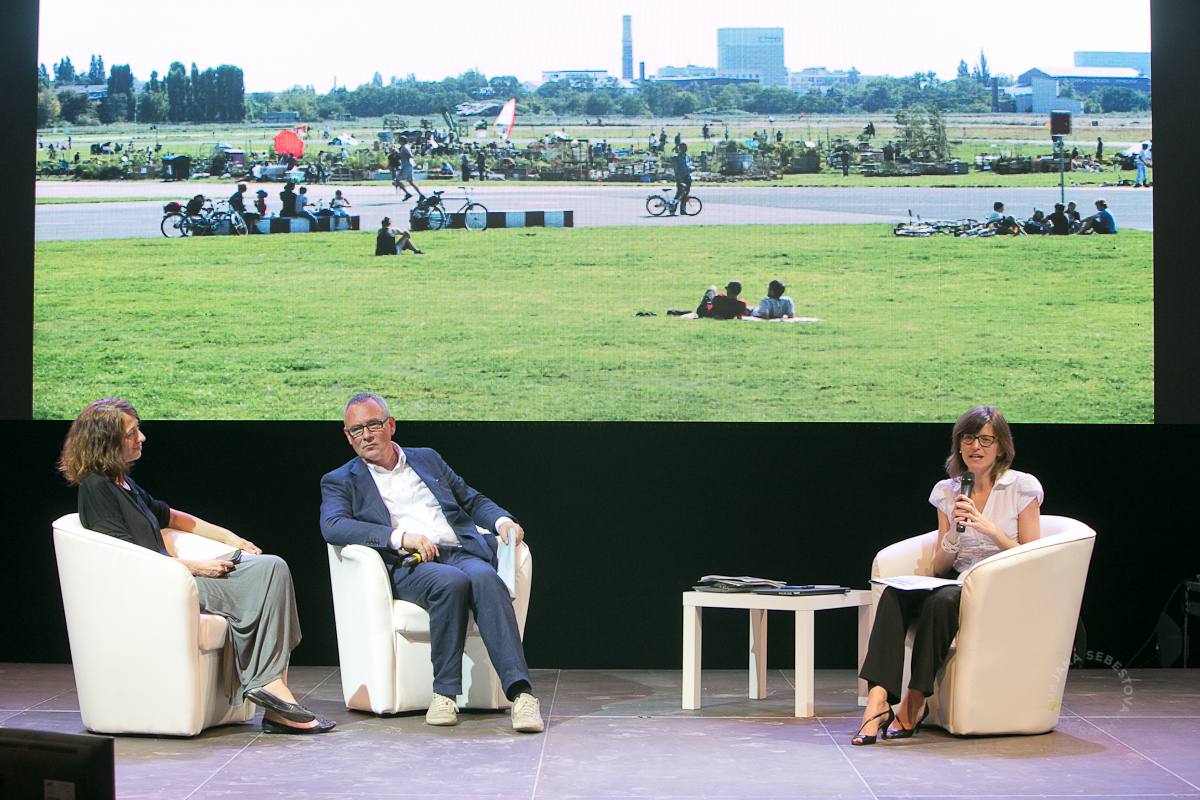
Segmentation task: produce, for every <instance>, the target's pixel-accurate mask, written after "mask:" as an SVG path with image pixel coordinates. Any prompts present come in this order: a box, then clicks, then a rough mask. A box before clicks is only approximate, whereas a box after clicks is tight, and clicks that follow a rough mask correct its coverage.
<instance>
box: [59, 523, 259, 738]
mask: <svg viewBox="0 0 1200 800" xmlns="http://www.w3.org/2000/svg"><path fill="white" fill-rule="evenodd" d="M53 529H54V551H55V554H56V556H57V558H58V578H59V583H60V584H61V586H62V598H63V611H64V612H65V614H66V619H67V637H68V639H69V640H70V645H71V663H72V665H73V667H74V671H75V686H76V688H77V690H78V692H79V711H80V713H81V715H82V717H83V724H84V726H85V727H87V729H88V730H90V731H95V732H97V733H141V734H153V735H160V736H195V735H196V734H198V733H200V731H202V730H204V729H205V728H211V727H213V726H214V725H224V724H226V723H231V722H245V721H247V720H249V719H251V718H252V717H253V716H254V712H255V707H254V705H253V704H252V703H249V702H239V703H235V702H233V701H231V700H230V698H229V694H230V691H231V686H230V683H231V682H233V683H234V685H235V686H236V680H237V668H236V664H235V662H234V654H233V648H232V646H227V644H226V642H227V639H228V636H227V630H228V627H227V623H226V621H225V619H224V618H223V617H218V616H216V615H213V614H201V613H200V603H199V599H198V596H197V593H196V582H195V581H194V580H193V579H192V575H191V573H189V572H188V570H187V568H186V567H184V566H183V565H182V564H180V563H179V562H178V561H175V560H173V559H170V558H166V557H164V556H162V555H160V554H159V553H155V552H152V551H150V550H147V549H146V548H144V547H139V546H138V545H135V544H130V543H129V542H125V541H122V540H121V539H117V538H115V537H113V536H108V535H106V534H103V533H96V532H95V531H90V530H88V529H87V528H84V527H83V526H82V525H81V524H80V522H79V515H78V514H68V515H66V516H65V517H61V518H60V519H58V520H56V521H55V522H54V524H53ZM164 534H165V535H167V536H173V538H174V541H175V547H176V548H177V552H178V553H179V555H180V557H182V558H192V559H202V558H212V557H215V556H218V555H223V554H224V553H227V552H228V551H229V546H228V545H223V544H221V543H219V542H214V541H212V540H211V539H205V538H203V537H200V536H195V535H193V534H189V533H183V532H181V531H165V532H164Z"/></svg>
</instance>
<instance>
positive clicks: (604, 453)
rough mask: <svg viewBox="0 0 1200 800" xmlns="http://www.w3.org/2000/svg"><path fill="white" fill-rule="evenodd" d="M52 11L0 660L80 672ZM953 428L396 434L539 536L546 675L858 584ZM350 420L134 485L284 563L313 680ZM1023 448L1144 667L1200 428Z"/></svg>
mask: <svg viewBox="0 0 1200 800" xmlns="http://www.w3.org/2000/svg"><path fill="white" fill-rule="evenodd" d="M1151 5H1152V9H1153V24H1154V56H1153V58H1154V67H1155V71H1156V72H1157V73H1158V75H1157V80H1156V81H1155V85H1154V106H1155V110H1156V114H1155V128H1156V131H1155V133H1156V138H1157V140H1158V141H1157V142H1156V145H1157V146H1156V151H1157V153H1156V154H1157V155H1158V164H1157V169H1156V175H1155V178H1156V184H1157V185H1156V187H1155V228H1156V232H1155V295H1156V303H1155V352H1156V357H1155V385H1156V397H1155V414H1156V420H1157V421H1158V422H1159V423H1182V422H1194V421H1197V420H1198V419H1200V405H1198V404H1197V402H1196V401H1195V397H1196V395H1195V393H1194V391H1193V389H1194V385H1195V379H1194V373H1195V371H1196V369H1197V367H1198V366H1200V359H1198V358H1197V356H1196V352H1195V350H1196V345H1197V342H1200V315H1197V314H1196V313H1195V307H1196V302H1197V299H1198V296H1197V284H1198V282H1200V278H1198V270H1197V267H1196V258H1195V256H1194V251H1195V245H1194V242H1193V240H1194V237H1195V223H1194V221H1193V219H1192V218H1193V216H1194V207H1195V200H1194V197H1192V194H1193V192H1194V189H1193V188H1192V187H1194V186H1195V185H1197V182H1196V178H1197V170H1196V167H1195V165H1194V163H1193V162H1192V161H1191V160H1190V159H1191V158H1192V154H1191V150H1192V149H1193V142H1192V138H1191V137H1192V136H1194V134H1195V132H1196V131H1198V130H1200V120H1198V119H1197V108H1198V104H1197V103H1196V102H1195V99H1194V92H1195V89H1194V83H1195V79H1196V76H1197V75H1200V59H1198V58H1197V54H1196V48H1195V47H1194V42H1193V41H1192V39H1193V38H1194V31H1196V30H1197V29H1200V27H1198V25H1197V17H1198V16H1200V4H1193V3H1183V2H1170V1H1169V0H1155V2H1153V3H1152V4H1151ZM36 12H37V3H36V0H9V3H8V5H7V6H6V17H5V25H4V26H3V27H2V28H0V69H2V70H3V73H4V75H5V81H4V82H0V93H2V94H0V101H3V107H4V108H5V109H6V113H7V114H8V119H9V125H10V130H11V131H13V132H15V136H14V137H12V138H11V140H10V141H9V142H8V143H7V144H6V146H5V147H4V148H3V149H2V150H0V187H2V189H0V190H2V191H3V192H4V193H5V196H6V197H7V198H9V199H11V200H12V202H11V203H9V204H7V205H6V207H5V222H4V224H3V225H0V280H2V290H3V294H2V295H0V301H2V303H3V305H2V307H0V376H2V380H3V384H2V386H0V419H4V420H12V421H8V422H0V436H2V441H4V442H5V443H6V444H7V445H8V447H7V448H5V452H4V458H2V459H0V464H2V466H0V486H3V487H4V488H3V490H2V491H3V494H2V497H3V499H4V510H5V514H4V518H3V525H4V530H5V531H6V533H7V543H8V552H7V554H6V556H7V557H6V558H5V567H4V571H5V576H6V578H5V581H4V582H3V586H4V587H5V591H4V596H3V600H4V607H5V609H6V612H7V613H6V614H4V615H3V622H0V660H13V661H66V660H67V659H68V650H67V644H66V636H65V631H64V625H63V618H62V609H61V604H60V602H59V599H58V579H57V574H56V569H55V566H54V558H53V549H52V546H51V540H50V536H49V523H50V521H51V520H52V519H54V518H55V517H57V516H59V515H60V514H63V513H67V512H69V511H72V510H74V497H73V493H72V492H71V491H70V490H69V489H68V488H67V487H66V486H65V485H64V484H63V483H62V481H61V480H60V479H59V478H58V477H57V476H56V475H55V473H54V471H53V461H54V457H55V454H56V452H57V449H58V446H59V444H60V442H61V440H62V436H63V434H64V433H65V431H66V423H63V422H47V421H41V422H31V421H29V416H30V408H31V386H30V384H31V363H32V362H31V353H32V347H33V340H32V283H33V270H32V259H33V256H32V253H33V236H32V231H33V173H32V159H30V157H29V155H30V151H31V150H32V147H33V141H32V131H33V129H34V95H35V91H36V82H35V79H34V68H35V65H36V33H35V30H36ZM48 57H49V56H48ZM22 131H24V132H28V133H27V134H25V138H24V139H22V135H23V134H22V133H21V132H22ZM1109 199H1110V201H1111V200H1112V198H1111V197H1110V198H1109ZM1115 205H1116V204H1115V203H1114V206H1115ZM1041 377H1042V379H1043V380H1053V379H1054V376H1052V375H1046V376H1041ZM981 399H986V398H981ZM401 415H402V412H401ZM949 425H950V420H947V421H946V422H945V423H944V424H941V425H915V424H887V425H869V424H862V425H859V424H836V425H835V424H830V425H814V424H806V425H784V424H779V425H775V424H772V425H764V424H729V425H716V424H666V425H659V424H555V423H541V424H536V423H535V424H496V423H488V424H485V423H478V424H452V423H422V424H402V426H401V434H400V436H401V439H402V441H403V442H404V443H407V444H427V445H431V446H434V447H437V448H438V449H440V450H441V451H442V452H443V453H444V454H445V456H446V457H447V459H448V460H449V461H450V463H451V464H452V465H453V466H454V467H455V468H456V469H457V470H458V471H459V472H460V473H461V474H463V475H464V476H465V477H466V478H467V479H468V480H469V481H470V482H472V483H473V484H475V485H476V486H477V487H478V488H480V489H481V490H483V491H485V492H486V493H488V494H489V495H491V496H492V497H493V498H494V499H496V500H497V501H499V502H500V503H501V504H503V505H506V506H508V508H509V509H510V510H511V511H512V512H513V513H514V514H516V515H517V516H518V517H519V518H520V519H521V520H522V521H523V522H524V523H525V524H526V526H527V528H528V530H529V532H530V543H531V545H532V547H533V548H534V553H535V565H536V568H535V579H534V594H533V601H532V605H531V610H530V618H529V626H528V631H527V634H528V651H529V656H530V662H531V664H533V665H535V666H540V667H585V666H621V667H667V668H678V666H679V663H680V636H681V634H680V628H681V612H680V606H679V595H678V593H679V591H680V590H682V589H683V588H685V587H686V586H687V585H688V584H689V583H690V582H691V581H692V580H693V579H694V578H696V577H698V576H700V575H702V574H705V573H710V572H722V573H732V574H758V575H767V576H775V577H780V578H786V579H791V580H797V581H800V580H805V581H829V582H840V583H848V584H852V585H858V586H861V585H864V583H865V580H866V577H867V575H868V570H869V567H870V561H871V558H872V556H873V554H874V553H875V552H876V551H877V550H878V549H879V548H880V547H882V546H883V545H885V544H888V543H890V542H892V541H895V540H896V539H899V538H903V537H905V536H909V535H912V534H915V533H919V532H922V531H924V530H928V529H929V528H930V527H932V524H933V518H934V515H933V511H932V509H931V508H930V506H929V505H928V504H927V503H926V501H925V498H926V497H927V495H928V492H929V488H930V486H931V485H932V484H933V482H934V481H936V480H937V479H938V478H939V477H941V472H940V468H939V465H940V463H941V461H942V459H943V458H944V455H945V451H946V449H947V446H948V433H949ZM338 427H339V426H338V425H337V424H336V423H331V422H323V423H321V422H308V423H270V422H155V421H154V420H148V421H147V424H146V428H147V431H148V435H149V437H150V439H149V441H148V442H147V447H146V456H145V458H144V459H143V463H142V464H141V465H140V466H139V468H138V471H137V475H138V478H139V480H140V481H141V482H142V483H143V484H144V485H145V486H146V487H147V488H149V489H150V490H151V491H152V492H155V493H157V494H158V495H159V496H161V497H163V498H164V499H167V500H169V501H171V502H172V503H174V504H176V505H177V506H179V507H181V508H185V509H188V510H192V511H194V512H196V513H199V514H201V515H202V516H207V517H209V518H211V519H213V520H214V521H216V522H219V523H222V524H225V525H227V526H230V527H233V528H234V529H236V530H238V531H239V532H241V533H243V534H244V535H246V536H248V537H250V538H252V539H254V540H255V541H257V542H258V543H259V544H261V545H263V546H264V547H266V548H267V549H269V550H271V551H274V552H277V553H280V554H281V555H283V556H284V557H285V558H287V560H288V561H289V563H290V564H291V566H292V570H293V572H294V574H295V576H296V582H297V588H298V591H299V604H300V611H301V618H302V623H303V625H304V629H305V639H304V642H303V643H302V644H301V646H300V648H299V650H297V652H296V660H297V662H298V663H309V664H312V663H320V664H330V663H334V662H335V661H336V649H335V645H334V630H333V616H332V613H331V606H330V595H329V578H328V570H327V567H326V561H325V558H326V557H325V551H324V546H323V544H322V542H321V540H320V536H319V533H318V531H317V503H318V489H317V480H318V478H319V476H320V475H321V473H322V472H324V471H325V470H327V469H330V468H332V467H334V466H336V465H337V464H340V463H341V462H342V461H344V460H345V459H346V458H348V457H349V455H350V453H349V449H348V447H347V446H346V445H345V443H344V441H343V440H342V439H341V437H340V433H339V430H338ZM1015 433H1016V438H1017V449H1018V457H1017V466H1018V468H1022V469H1025V470H1028V471H1030V472H1033V473H1034V474H1036V475H1038V477H1039V478H1041V479H1042V482H1043V484H1044V486H1045V489H1046V495H1047V499H1046V505H1045V506H1044V510H1045V512H1046V513H1055V514H1065V515H1068V516H1074V517H1077V518H1079V519H1082V520H1084V521H1085V522H1087V523H1088V524H1090V525H1092V526H1093V527H1094V528H1095V529H1096V530H1097V532H1098V534H1099V537H1098V540H1097V545H1096V552H1095V556H1094V558H1093V562H1092V569H1091V573H1090V578H1089V581H1088V588H1087V592H1086V595H1085V598H1084V610H1083V618H1084V621H1085V623H1086V627H1087V630H1088V634H1089V644H1090V645H1091V646H1092V647H1093V648H1095V649H1100V650H1104V651H1105V652H1111V653H1114V654H1115V655H1117V656H1118V657H1120V658H1123V659H1127V658H1128V656H1129V655H1131V654H1132V651H1133V650H1135V649H1136V648H1137V647H1138V646H1139V645H1141V644H1142V643H1143V641H1145V638H1146V636H1147V634H1149V633H1150V632H1151V630H1152V628H1153V626H1154V624H1155V622H1156V620H1157V618H1158V613H1159V610H1160V609H1161V608H1162V607H1163V604H1164V603H1165V602H1166V600H1167V598H1168V595H1169V594H1170V592H1171V590H1172V588H1173V587H1175V586H1176V585H1177V584H1178V582H1179V581H1180V580H1181V579H1182V578H1183V577H1185V576H1187V575H1195V574H1196V573H1197V571H1200V553H1198V548H1197V545H1196V527H1197V526H1196V524H1195V521H1194V520H1195V511H1194V509H1193V505H1194V504H1193V502H1192V497H1191V491H1192V488H1191V487H1192V485H1193V482H1194V480H1195V478H1196V475H1197V469H1196V453H1197V446H1198V445H1200V428H1197V427H1195V426H1185V425H1174V424H1156V425H1154V426H1148V425H1147V426H1136V427H1127V426H1120V425H1099V426H1097V425H1019V424H1018V425H1016V426H1015ZM714 454H721V455H714ZM741 454H746V455H741ZM761 454H771V455H770V456H766V455H761ZM119 579H120V577H119V576H114V580H119ZM776 627H777V630H776V632H775V636H774V639H773V641H774V643H773V647H772V652H773V653H774V654H775V656H777V657H778V658H773V659H772V660H773V661H775V662H776V663H782V664H786V663H787V662H788V661H789V660H790V656H789V655H788V654H789V652H790V649H791V642H790V637H791V631H790V628H791V626H790V625H788V624H782V625H777V626H776ZM746 630H747V628H746V621H745V618H744V615H742V614H737V613H730V612H715V611H711V612H709V613H708V614H707V615H706V621H705V639H706V648H705V651H706V664H708V665H711V666H743V665H744V664H745V654H746V638H745V637H746ZM853 632H854V624H853V615H852V613H851V612H826V615H821V617H820V621H819V622H818V624H817V636H818V642H819V643H818V649H817V659H818V664H819V665H820V666H849V665H850V664H851V663H852V660H853Z"/></svg>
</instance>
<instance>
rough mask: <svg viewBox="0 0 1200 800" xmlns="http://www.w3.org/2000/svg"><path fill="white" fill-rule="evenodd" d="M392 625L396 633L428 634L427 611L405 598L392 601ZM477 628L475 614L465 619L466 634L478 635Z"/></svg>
mask: <svg viewBox="0 0 1200 800" xmlns="http://www.w3.org/2000/svg"><path fill="white" fill-rule="evenodd" d="M392 625H393V626H394V627H395V628H396V632H397V633H403V634H407V635H409V636H418V637H420V636H426V637H427V636H429V612H427V611H426V610H425V609H423V608H421V607H420V606H419V605H417V604H416V603H410V602H408V601H407V600H393V601H392ZM478 635H479V629H478V628H476V627H475V615H474V614H472V615H470V617H469V618H468V619H467V636H478Z"/></svg>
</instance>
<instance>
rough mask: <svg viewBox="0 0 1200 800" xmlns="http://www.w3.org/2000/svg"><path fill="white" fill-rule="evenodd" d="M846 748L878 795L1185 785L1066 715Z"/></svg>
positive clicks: (1121, 790)
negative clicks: (1036, 725) (1034, 724)
mask: <svg viewBox="0 0 1200 800" xmlns="http://www.w3.org/2000/svg"><path fill="white" fill-rule="evenodd" d="M827 724H828V725H829V726H830V728H831V729H833V728H834V726H833V725H832V724H831V723H829V722H827ZM844 725H845V726H844V727H842V728H839V729H838V730H837V733H836V736H837V737H838V739H839V741H843V742H848V741H849V738H850V736H852V735H853V733H854V725H853V724H852V722H849V721H848V722H846V723H845V724H844ZM846 752H847V753H848V755H849V757H850V758H851V760H852V761H853V762H854V764H855V766H856V767H857V769H858V771H859V773H860V774H861V775H862V776H863V778H864V779H865V780H866V781H867V783H868V784H869V785H870V786H871V788H872V789H873V790H874V791H875V792H876V794H879V795H889V796H897V797H901V796H905V795H907V794H925V795H937V796H942V795H949V796H957V795H963V796H968V795H973V796H975V797H976V798H979V797H981V796H983V795H986V796H989V797H991V796H997V797H1010V796H1011V797H1016V796H1031V795H1032V796H1041V795H1050V794H1075V795H1085V796H1107V795H1112V794H1117V795H1121V794H1172V793H1179V792H1182V793H1187V792H1190V791H1191V789H1190V787H1188V785H1187V784H1186V783H1184V782H1182V781H1180V780H1179V779H1178V778H1176V777H1174V776H1173V775H1171V774H1169V773H1168V772H1166V771H1165V770H1163V769H1161V768H1160V767H1158V766H1157V765H1155V764H1154V763H1152V762H1151V761H1149V760H1147V759H1146V758H1144V757H1142V756H1141V755H1139V754H1138V753H1136V752H1135V751H1133V750H1131V749H1130V748H1128V747H1126V746H1125V745H1122V744H1120V743H1118V742H1116V741H1114V740H1113V739H1112V738H1110V737H1108V736H1106V735H1105V734H1104V733H1103V732H1102V731H1099V730H1097V729H1096V728H1095V727H1094V726H1092V725H1091V724H1089V723H1088V722H1086V721H1085V720H1082V719H1078V718H1073V717H1072V718H1066V719H1063V720H1061V721H1060V722H1059V725H1058V728H1057V729H1056V730H1054V731H1053V732H1051V733H1047V734H1043V735H1040V736H989V737H956V736H950V735H949V734H947V733H945V732H943V731H940V730H938V729H936V728H930V729H927V730H922V731H921V733H920V734H919V735H918V736H915V737H913V738H912V739H906V740H903V741H892V742H882V743H879V744H876V745H874V746H870V747H847V748H846Z"/></svg>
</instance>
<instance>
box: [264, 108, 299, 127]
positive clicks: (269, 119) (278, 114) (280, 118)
mask: <svg viewBox="0 0 1200 800" xmlns="http://www.w3.org/2000/svg"><path fill="white" fill-rule="evenodd" d="M299 121H300V112H299V111H268V112H267V113H266V114H263V122H265V123H267V124H268V125H291V124H292V123H294V122H299Z"/></svg>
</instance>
